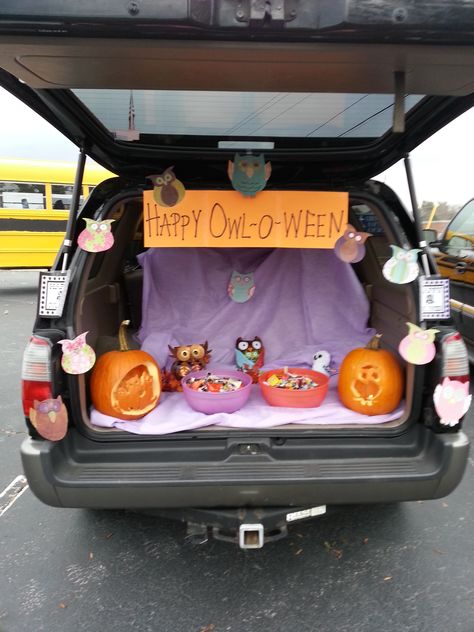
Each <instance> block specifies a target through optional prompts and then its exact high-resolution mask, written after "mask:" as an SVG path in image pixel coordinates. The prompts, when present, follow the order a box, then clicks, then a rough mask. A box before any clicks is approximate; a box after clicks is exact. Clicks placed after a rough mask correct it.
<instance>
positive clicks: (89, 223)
mask: <svg viewBox="0 0 474 632" xmlns="http://www.w3.org/2000/svg"><path fill="white" fill-rule="evenodd" d="M83 219H84V221H85V223H86V227H85V228H84V230H83V231H82V232H81V234H80V235H79V237H78V238H77V243H78V244H79V246H80V247H81V248H82V250H86V251H87V252H103V251H104V250H108V249H109V248H112V246H113V245H114V236H113V235H112V231H111V224H112V222H114V221H115V220H114V219H103V220H100V221H98V220H95V219H90V218H89V217H84V218H83Z"/></svg>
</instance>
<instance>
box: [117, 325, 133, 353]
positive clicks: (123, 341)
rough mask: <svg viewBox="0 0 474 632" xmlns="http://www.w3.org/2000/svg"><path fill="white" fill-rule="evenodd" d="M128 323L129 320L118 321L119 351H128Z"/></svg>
mask: <svg viewBox="0 0 474 632" xmlns="http://www.w3.org/2000/svg"><path fill="white" fill-rule="evenodd" d="M128 325H130V321H129V320H122V322H121V323H120V329H119V344H120V351H128V350H129V349H128V344H127V334H126V329H127V327H128Z"/></svg>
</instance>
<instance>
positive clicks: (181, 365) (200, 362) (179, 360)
mask: <svg viewBox="0 0 474 632" xmlns="http://www.w3.org/2000/svg"><path fill="white" fill-rule="evenodd" d="M168 349H169V350H170V355H171V357H172V358H174V362H173V364H172V365H171V373H172V374H173V375H174V377H175V378H177V379H178V380H181V378H182V377H184V376H185V375H188V373H190V372H191V371H201V370H202V369H204V368H205V367H206V364H207V363H208V362H209V360H210V359H211V349H208V346H207V340H206V342H205V343H204V344H194V345H180V346H179V347H171V346H170V345H168Z"/></svg>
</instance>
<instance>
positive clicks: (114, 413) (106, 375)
mask: <svg viewBox="0 0 474 632" xmlns="http://www.w3.org/2000/svg"><path fill="white" fill-rule="evenodd" d="M129 322H130V321H128V320H124V321H123V322H122V324H121V325H120V331H119V344H120V350H117V351H109V352H108V353H104V355H102V356H101V357H100V358H99V359H98V360H97V362H96V363H95V365H94V370H93V372H92V375H91V384H90V386H91V397H92V403H93V405H94V407H95V409H96V410H98V411H99V412H100V413H103V414H104V415H109V416H110V417H115V418H117V419H123V420H126V421H129V420H134V419H141V418H142V417H143V416H144V415H146V414H147V413H149V412H150V411H151V410H153V409H154V408H155V407H156V406H157V404H158V401H159V399H160V395H161V374H160V369H159V367H158V365H157V363H156V362H155V360H154V359H153V358H152V356H151V355H150V354H148V353H146V352H145V351H141V350H140V349H136V350H135V349H129V348H128V345H127V339H126V336H125V328H126V326H127V325H128V324H129Z"/></svg>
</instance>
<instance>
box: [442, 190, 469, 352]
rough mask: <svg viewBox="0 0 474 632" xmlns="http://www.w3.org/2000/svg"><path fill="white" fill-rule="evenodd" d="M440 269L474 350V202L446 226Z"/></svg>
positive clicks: (466, 206)
mask: <svg viewBox="0 0 474 632" xmlns="http://www.w3.org/2000/svg"><path fill="white" fill-rule="evenodd" d="M437 259H438V266H439V269H440V272H441V274H442V275H443V276H445V277H448V278H449V279H451V299H452V300H451V305H452V308H453V316H454V318H455V320H456V324H457V327H458V329H459V331H460V332H461V334H462V335H463V337H464V338H465V339H466V341H467V342H468V343H469V346H470V347H471V348H473V347H474V199H473V200H470V201H469V202H468V203H467V204H466V205H465V206H463V207H462V209H461V210H460V211H459V212H458V213H457V215H456V216H455V217H454V218H453V220H452V221H451V223H450V224H449V225H448V226H447V228H446V232H445V233H444V235H443V238H442V240H441V243H440V254H439V255H438V257H437Z"/></svg>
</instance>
